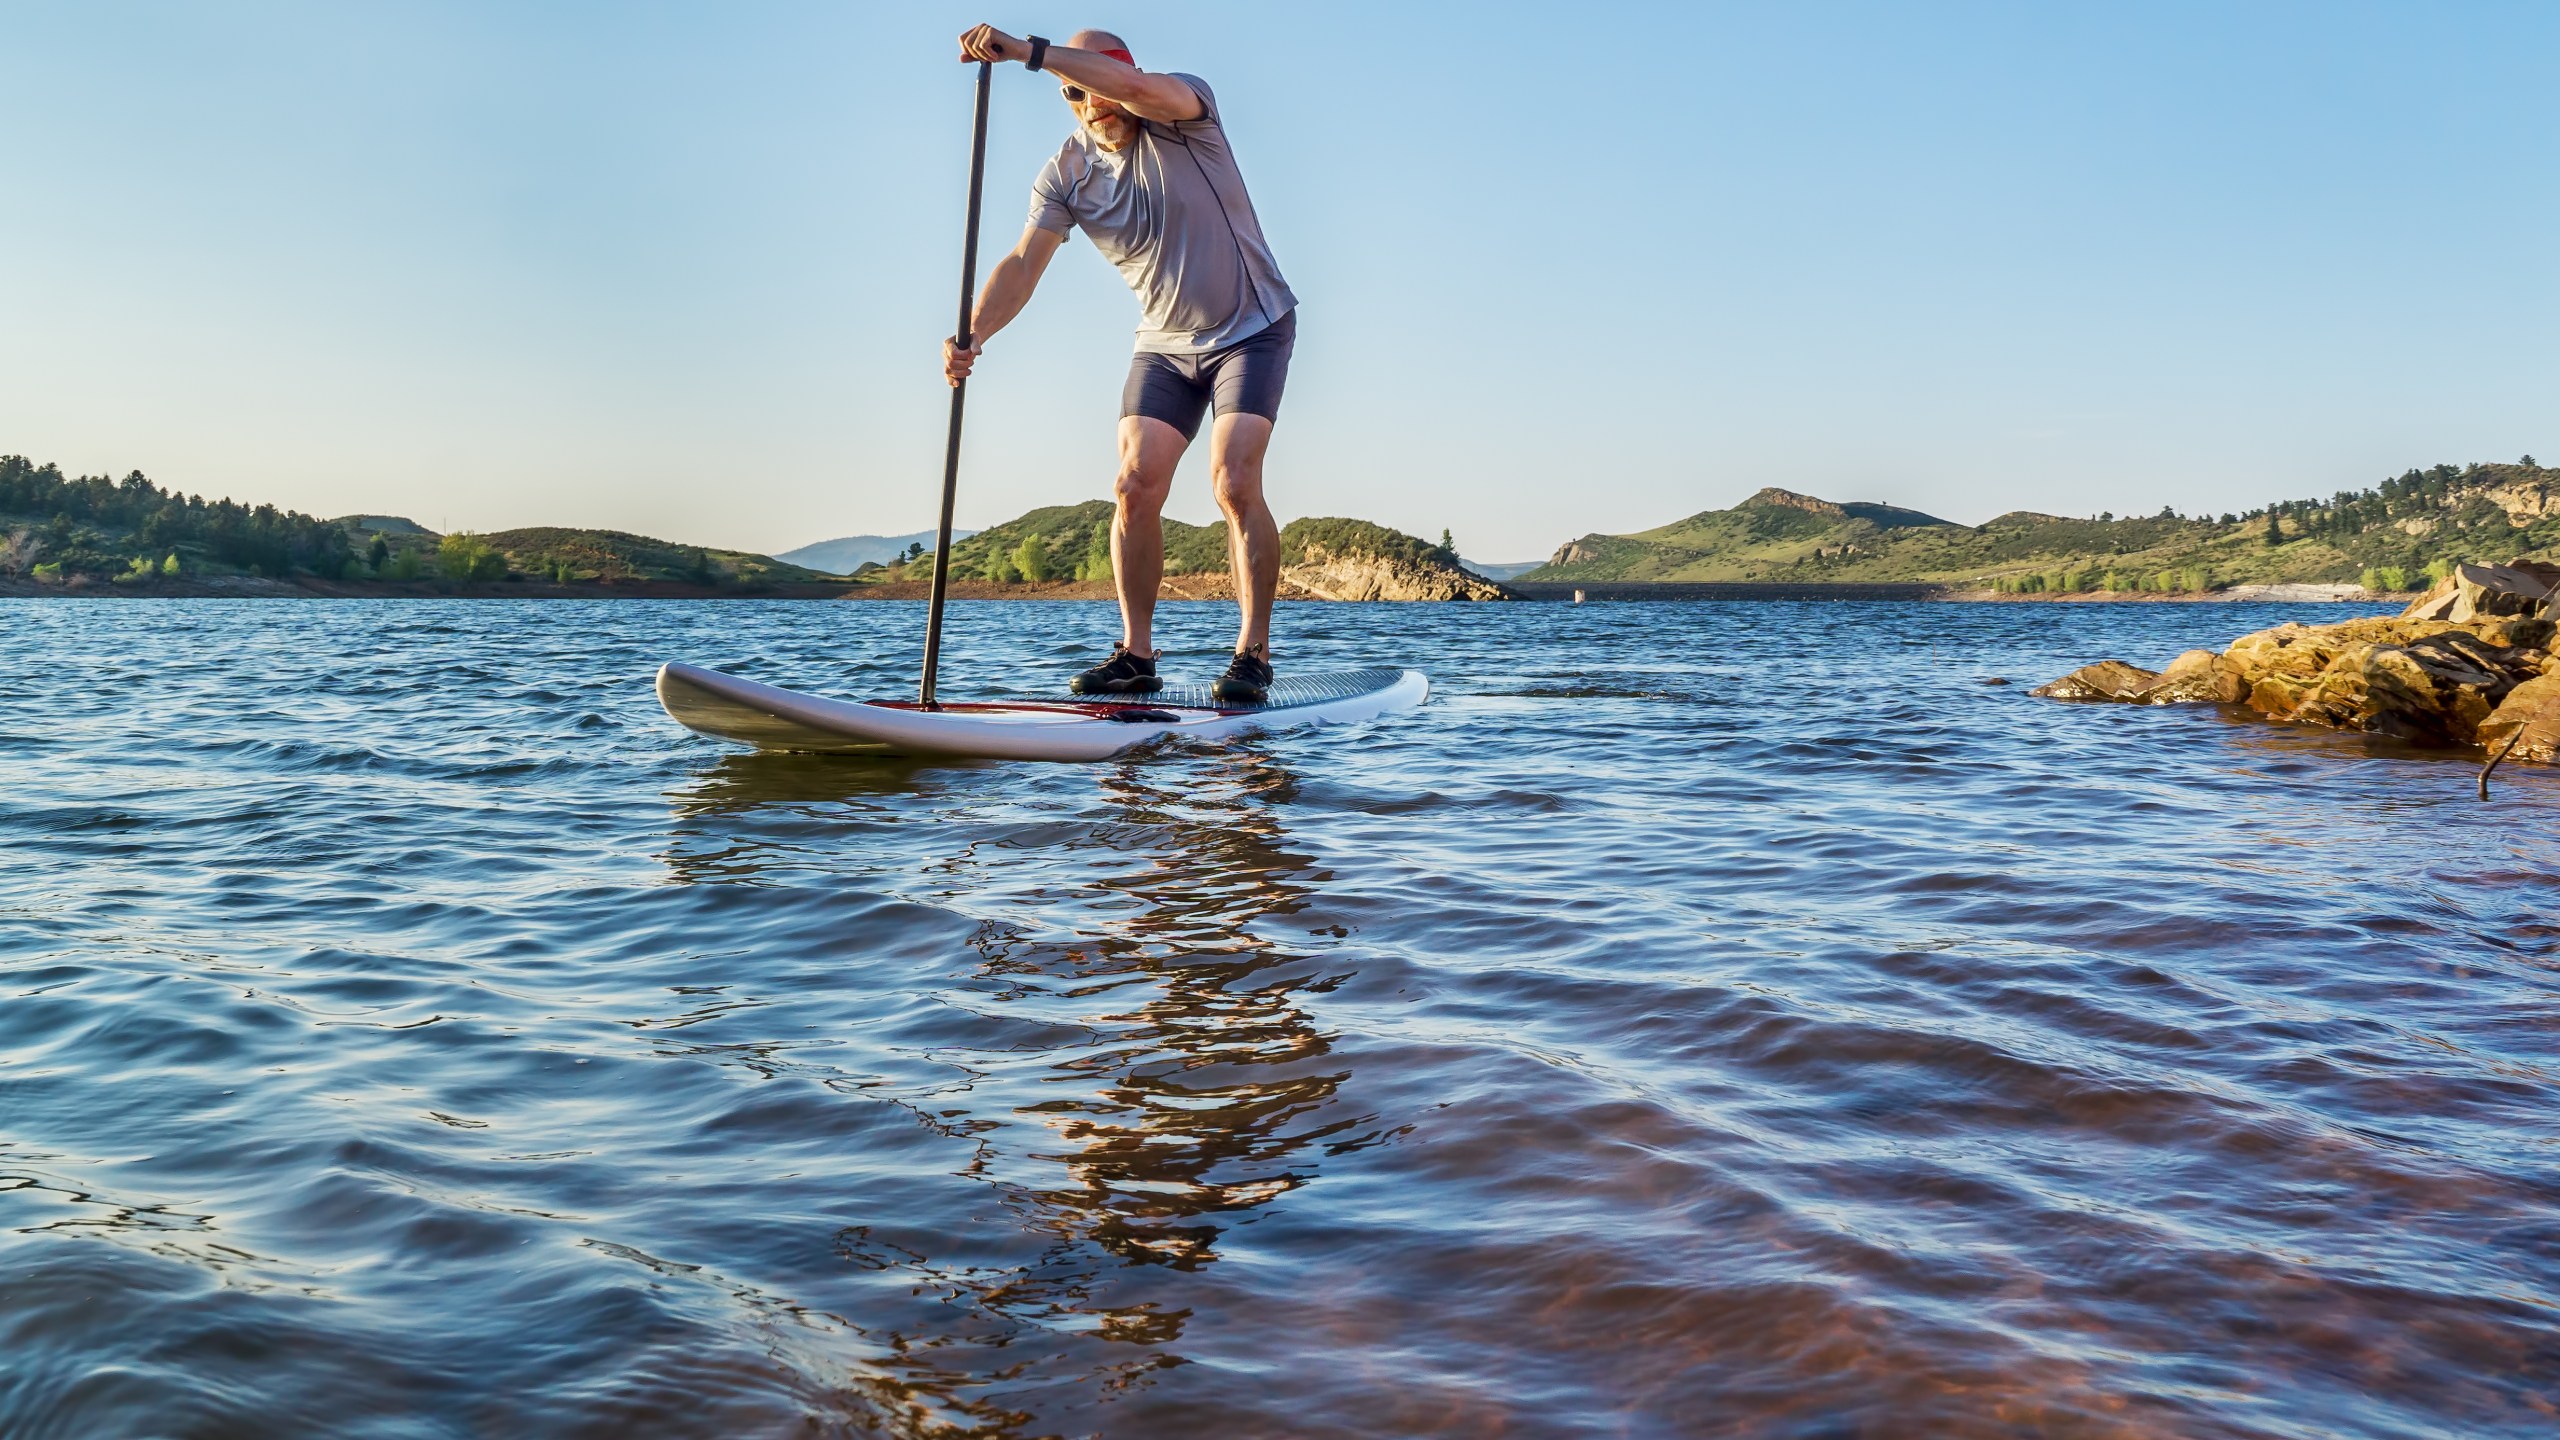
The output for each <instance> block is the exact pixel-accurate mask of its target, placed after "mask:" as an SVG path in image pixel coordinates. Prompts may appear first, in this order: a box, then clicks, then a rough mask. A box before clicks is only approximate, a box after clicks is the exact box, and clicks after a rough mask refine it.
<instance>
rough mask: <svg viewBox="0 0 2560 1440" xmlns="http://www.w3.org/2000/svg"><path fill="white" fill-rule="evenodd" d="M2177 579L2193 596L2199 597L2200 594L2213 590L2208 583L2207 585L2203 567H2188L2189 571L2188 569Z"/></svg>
mask: <svg viewBox="0 0 2560 1440" xmlns="http://www.w3.org/2000/svg"><path fill="white" fill-rule="evenodd" d="M2178 578H2179V579H2180V580H2182V581H2184V582H2186V588H2187V589H2188V591H2189V592H2191V593H2193V594H2197V595H2201V594H2203V593H2204V592H2206V591H2207V590H2210V589H2212V588H2213V586H2212V585H2211V584H2210V583H2208V581H2207V579H2206V576H2205V573H2204V569H2203V567H2201V566H2194V567H2190V568H2189V569H2188V570H2187V571H2186V572H2185V573H2184V574H2182V575H2180V576H2179V577H2178Z"/></svg>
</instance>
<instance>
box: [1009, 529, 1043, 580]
mask: <svg viewBox="0 0 2560 1440" xmlns="http://www.w3.org/2000/svg"><path fill="white" fill-rule="evenodd" d="M1013 568H1014V569H1016V570H1019V571H1021V572H1022V578H1023V579H1025V580H1032V581H1039V580H1046V579H1048V578H1049V547H1048V546H1046V545H1043V544H1041V543H1040V537H1039V536H1037V535H1025V536H1023V537H1022V544H1021V545H1020V546H1018V547H1017V548H1016V549H1015V550H1014V552H1013Z"/></svg>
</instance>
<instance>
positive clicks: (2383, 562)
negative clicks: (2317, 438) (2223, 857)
mask: <svg viewBox="0 0 2560 1440" xmlns="http://www.w3.org/2000/svg"><path fill="white" fill-rule="evenodd" d="M2554 549H2560V470H2552V469H2545V468H2543V467H2541V466H2539V465H2536V464H2534V463H2533V461H2532V457H2530V456H2527V457H2526V458H2525V460H2524V461H2523V462H2520V463H2518V464H2514V465H2494V464H2491V465H2467V466H2462V467H2459V468H2457V467H2455V466H2451V465H2439V466H2436V467H2435V468H2434V469H2432V470H2423V471H2421V470H2412V471H2409V472H2407V473H2406V474H2403V475H2400V476H2396V477H2394V478H2392V479H2390V480H2386V481H2384V482H2383V483H2382V484H2381V485H2379V486H2376V487H2374V488H2373V489H2370V490H2359V491H2341V492H2339V493H2338V494H2336V495H2334V496H2331V497H2330V498H2329V499H2327V500H2295V501H2285V502H2282V503H2279V504H2276V505H2272V506H2269V507H2267V508H2265V509H2262V510H2253V511H2250V512H2248V513H2246V514H2227V515H2223V516H2221V517H2220V518H2218V519H2217V518H2213V517H2205V516H2198V517H2193V518H2190V517H2185V516H2180V515H2178V514H2176V513H2174V512H2172V511H2169V510H2165V509H2164V510H2162V511H2161V512H2160V513H2159V514H2157V515H2152V516H2144V517H2139V518H2136V517H2126V518H2124V519H2118V518H2116V517H2115V516H2112V515H2101V516H2099V517H2097V518H2096V519H2070V518H2066V517H2063V516H2058V515H2041V514H2036V513H2033V512H2030V511H2013V512H2011V513H2009V514H2006V515H2002V516H1999V517H1997V518H1996V519H1992V520H1988V521H1985V522H1984V523H1983V524H1981V525H1978V526H1969V525H1959V524H1956V523H1954V522H1952V521H1947V520H1941V519H1939V518H1937V517H1936V516H1932V515H1923V514H1921V513H1920V512H1918V511H1916V510H1904V509H1901V508H1898V507H1895V506H1891V505H1877V504H1870V503H1864V502H1859V503H1851V504H1845V505H1843V504H1835V503H1833V502H1831V501H1827V500H1817V499H1815V498H1813V497H1811V496H1808V495H1798V494H1795V493H1794V492H1792V491H1787V490H1777V489H1767V490H1762V491H1761V492H1760V493H1759V494H1757V495H1754V496H1752V497H1751V498H1750V499H1748V500H1745V501H1743V502H1742V503H1741V504H1739V505H1736V506H1734V507H1733V508H1732V509H1730V510H1708V511H1703V512H1701V513H1699V514H1696V515H1692V516H1690V517H1688V518H1687V519H1685V520H1679V521H1675V522H1673V523H1672V524H1669V525H1665V526H1662V527H1661V528H1659V529H1654V530H1646V531H1642V532H1640V533H1637V534H1633V535H1586V536H1583V537H1582V538H1581V539H1579V540H1574V541H1571V542H1569V543H1567V544H1566V545H1564V546H1563V547H1562V548H1560V549H1558V550H1557V551H1556V553H1555V555H1554V557H1553V558H1551V559H1550V560H1549V561H1548V562H1547V563H1546V564H1545V565H1543V566H1540V567H1539V568H1538V569H1536V570H1532V571H1530V572H1528V573H1527V574H1525V575H1522V576H1520V577H1519V578H1520V579H1522V580H1524V581H1575V580H1661V581H1692V582H1695V581H1757V582H1795V583H1805V582H1822V581H1832V582H1864V581H1929V582H1935V583H1939V584H1948V585H1967V586H1974V585H1979V586H1984V587H1989V588H1997V589H2002V590H2009V591H2016V592H2023V593H2035V592H2050V591H2085V590H2153V591H2193V590H2204V589H2210V588H2218V587H2221V586H2227V585H2234V584H2265V583H2275V582H2281V581H2314V582H2317V581H2328V582H2339V583H2350V584H2353V583H2361V584H2364V585H2367V586H2369V587H2372V588H2375V589H2387V590H2401V589H2408V588H2411V587H2412V586H2416V585H2421V584H2424V583H2425V581H2426V577H2428V576H2429V575H2431V574H2441V573H2443V572H2444V571H2445V570H2447V569H2449V568H2450V567H2451V566H2453V565H2454V564H2456V563H2459V562H2462V561H2469V560H2487V561H2498V560H2506V559H2509V558H2511V557H2513V556H2516V555H2523V554H2532V553H2536V552H2547V551H2551V550H2554Z"/></svg>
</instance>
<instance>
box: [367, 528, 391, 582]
mask: <svg viewBox="0 0 2560 1440" xmlns="http://www.w3.org/2000/svg"><path fill="white" fill-rule="evenodd" d="M390 558H391V542H390V541H388V540H385V539H383V538H382V537H381V536H379V535H376V536H374V537H373V543H372V544H371V545H368V546H366V547H365V551H364V563H366V564H367V565H370V566H372V567H373V568H374V570H375V571H376V572H377V573H378V572H380V570H381V569H382V562H383V561H385V560H388V559H390Z"/></svg>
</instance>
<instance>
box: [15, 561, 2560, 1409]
mask: <svg viewBox="0 0 2560 1440" xmlns="http://www.w3.org/2000/svg"><path fill="white" fill-rule="evenodd" d="M1231 613H1232V612H1231V611H1229V610H1227V609H1226V608H1224V607H1218V606H1208V605H1189V606H1176V607H1173V609H1172V612H1171V614H1170V617H1169V623H1168V635H1167V638H1168V640H1169V641H1170V643H1172V644H1174V645H1175V646H1177V647H1180V648H1181V649H1182V650H1184V651H1186V652H1187V667H1188V668H1192V669H1213V668H1214V667H1215V666H1216V665H1217V664H1218V663H1220V656H1219V651H1220V648H1221V642H1222V641H1223V640H1224V639H1226V638H1227V637H1228V636H1229V635H1230V634H1231V633H1232V630H1231V625H1232V621H1231V619H1230V616H1231ZM2347 613H2349V612H2348V611H2345V610H2342V609H2337V608H2332V607H2322V608H2316V609H2314V608H2293V609H2276V608H2271V607H2240V606H2228V605H2223V606H2216V605H2086V606H2075V605H2050V606H2048V605H2031V604H2021V605H1963V604H1942V605H1849V604H1839V605H1812V604H1797V605H1791V604H1768V605H1586V606H1581V607H1573V606H1564V605H1517V606H1484V607H1470V606H1427V605H1415V606H1366V605H1296V606H1284V607H1283V613H1282V617H1281V631H1280V633H1281V636H1282V655H1281V658H1282V662H1283V665H1284V667H1295V668H1300V669H1312V668H1318V667H1334V666H1345V665H1351V664H1359V663H1371V662H1377V661H1381V660H1392V659H1402V660H1404V661H1406V662H1408V663H1411V664H1414V665H1417V666H1418V667H1420V668H1423V669H1426V670H1428V671H1429V672H1430V673H1431V674H1432V676H1433V678H1434V681H1435V683H1436V685H1437V687H1438V690H1437V694H1436V695H1435V696H1434V698H1433V700H1432V703H1431V704H1430V705H1429V706H1428V707H1426V708H1425V709H1423V710H1420V711H1418V712H1409V713H1407V714H1404V715H1401V716H1397V717H1394V718H1391V719H1388V720H1385V721H1381V722H1377V723H1373V724H1368V725H1363V726H1357V727H1352V728H1349V729H1345V730H1340V731H1334V732H1316V733H1310V732H1295V733H1285V734H1280V735H1275V736H1271V737H1268V738H1264V739H1261V740H1257V741H1252V742H1248V743H1241V744H1235V745H1229V746H1217V747H1204V748H1199V749H1190V750H1184V749H1174V750H1167V751H1162V752H1159V753H1153V754H1146V755H1142V756H1138V757H1133V758H1130V759H1127V760H1125V761H1122V762H1115V763H1110V764H1105V765H1098V766H1089V767H1065V766H1059V767H1040V766H1032V765H980V766H917V765H906V764H886V763H880V762H865V761H860V760H841V759H816V758H799V757H789V756H759V755H752V754H742V753H735V752H732V751H729V750H726V749H724V748H722V747H721V746H719V745H717V744H715V743H713V742H711V741H707V740H703V739H699V738H696V737H694V736H691V735H688V734H686V733H684V732H682V731H680V730H678V729H677V728H676V727H674V726H673V725H672V724H671V723H670V722H668V721H667V720H666V718H665V717H664V716H663V715H662V714H661V713H660V711H659V710H658V707H657V704H656V701H655V699H654V698H653V696H652V694H651V692H650V687H649V681H650V675H651V672H652V670H653V668H654V667H655V666H656V665H657V663H658V662H659V661H661V660H664V659H669V658H683V659H690V660H694V661H697V662H701V663H706V664H712V665H718V666H723V667H727V668H733V669H735V670H737V671H740V672H742V673H745V674H748V675H752V676H756V677H758V678H762V679H767V680H771V681H775V682H778V683H781V684H785V685H792V686H796V687H800V688H806V689H812V690H822V691H827V692H831V693H839V694H847V695H864V694H896V693H900V692H902V691H904V690H906V689H907V688H908V687H910V686H911V685H912V683H913V682H912V667H913V660H912V654H913V651H914V650H915V648H916V644H917V639H918V635H919V632H920V629H921V607H919V606H915V605H906V604H889V603H867V604H823V603H754V602H739V601H731V602H668V603H644V602H605V603H595V604H587V603H567V602H551V603H540V602H536V603H513V602H502V601H452V602H436V601H385V602H371V601H322V602H309V603H304V602H294V601H235V602H222V601H172V602H153V601H93V602H79V601H0V775H4V776H5V778H6V781H7V783H6V785H5V787H4V788H0V1434H5V1435H7V1436H10V1437H45V1440H55V1437H92V1436H95V1437H128V1436H144V1435H166V1436H188V1437H231V1436H239V1437H252V1436H254V1437H301V1436H314V1437H317V1436H333V1437H335V1436H380V1437H492V1436H542V1437H551V1436H596V1437H606V1436H703V1437H715V1436H716V1437H738V1436H777V1437H780V1436H794V1437H798V1436H871V1435H894V1436H1044V1435H1086V1434H1101V1435H1112V1436H1159V1435H1161V1436H1210V1435H1215V1436H1279V1435H1290V1436H1382V1437H1385V1436H1419V1435H1466V1436H1478V1435H1496V1434H1500V1435H1516V1436H1539V1437H1544V1436H1688V1435H1741V1436H1804V1437H1846V1436H1919V1435H1926V1436H1932V1437H1939V1436H2017V1435H2052V1436H2074V1437H2084V1436H2180V1437H2192V1436H2286V1437H2292V1436H2300V1437H2314V1436H2318V1437H2328V1436H2393V1437H2401V1436H2444V1437H2457V1436H2458V1437H2482V1436H2507V1435H2514V1436H2535V1437H2546V1436H2549V1435H2551V1434H2553V1433H2555V1431H2560V838H2556V837H2560V774H2554V773H2552V772H2551V771H2549V770H2536V769H2533V768H2531V767H2521V766H2519V767H2515V768H2513V769H2508V770H2502V771H2501V772H2500V774H2499V777H2498V781H2497V795H2496V799H2495V801H2494V803H2492V804H2490V805H2486V806H2484V805H2482V804H2481V803H2480V802H2479V800H2478V799H2477V798H2476V796H2475V793H2474V789H2473V781H2472V773H2473V768H2474V765H2475V764H2476V762H2475V761H2468V760H2465V759H2464V758H2462V757H2459V756H2442V755H2427V754H2423V753H2417V752H2411V751H2406V750H2402V749H2398V748H2395V747H2393V746H2391V745H2388V744H2385V743H2381V742H2375V741H2368V740H2366V739H2364V738H2361V737H2355V736H2339V735H2332V734H2325V733H2319V732H2312V731H2302V730H2289V729H2280V728H2274V727H2268V726H2263V725H2256V724H2250V723H2243V722H2240V721H2237V720H2234V719H2232V718H2229V717H2226V716H2223V715H2221V714H2218V713H2217V712H2215V711H2214V710H2212V709H2210V708H2178V709H2164V710H2145V709H2135V708H2127V707H2105V706H2069V705H2063V704H2059V703H2055V702H2050V701H2042V700H2036V699H2033V698H2030V697H2029V696H2028V695H2027V694H2026V693H2025V691H2026V687H2027V686H2028V685H2032V684H2035V683H2039V682H2041V681H2044V680H2046V679H2049V678H2051V677H2053V676H2055V675H2057V674H2060V673H2061V672H2062V671H2064V670H2066V669H2068V668H2070V667H2072V666H2074V665H2077V664H2080V663H2083V662H2085V661H2088V660H2093V659H2097V658H2101V657H2106V656H2121V657H2123V658H2127V659H2131V660H2135V661H2138V662H2148V663H2151V664H2154V665H2157V664H2159V663H2162V662H2164V661H2165V660H2167V659H2168V657H2169V656H2171V655H2172V654H2174V653H2176V652H2177V651H2178V650H2180V649H2183V648H2186V647H2188V646H2190V645H2196V644H2211V645H2216V646H2219V645H2221V644H2223V643H2226V642H2228V641H2229V640H2230V639H2232V638H2233V637H2234V636H2236V635H2238V634H2240V633H2242V632H2244V631H2247V630H2251V629H2256V628H2259V627H2262V626H2264V625H2268V624H2272V623H2275V622H2276V621H2277V620H2279V619H2282V618H2288V617H2291V618H2305V619H2336V618H2343V616H2344V615H2345V614H2347ZM1111 628H1112V626H1111V622H1110V620H1109V618H1108V616H1107V614H1106V612H1105V611H1104V610H1103V608H1102V607H1099V606H1093V605H1067V604H1049V605H1041V604H1018V605H1005V604H963V605H960V606H958V607H957V608H956V611H955V615H954V626H953V632H952V637H951V651H950V655H949V661H948V666H949V668H948V671H947V674H948V679H947V682H946V693H948V694H951V695H953V696H955V697H957V696H960V695H966V694H969V693H973V692H994V691H1002V690H1006V689H1010V688H1014V686H1013V683H1009V677H1019V676H1023V675H1033V674H1052V675H1062V674H1063V673H1065V672H1067V671H1069V670H1072V669H1074V668H1078V667H1079V666H1080V664H1082V663H1087V661H1088V657H1090V656H1092V655H1094V654H1096V653H1097V652H1098V649H1099V647H1100V643H1101V642H1105V641H1107V640H1108V638H1109V635H1110V632H1111ZM1990 677H2007V678H2010V679H2013V680H2015V681H2018V682H2020V683H2018V684H2013V685H2008V686H1995V685H1991V684H1987V683H1983V682H1984V681H1985V680H1986V679H1988V678H1990Z"/></svg>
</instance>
